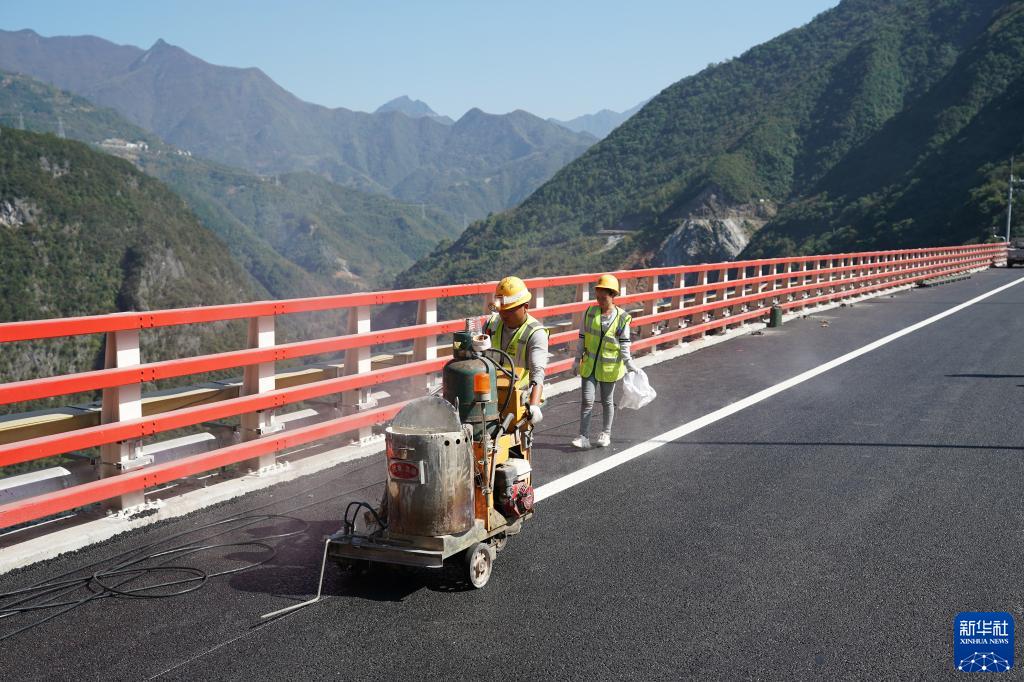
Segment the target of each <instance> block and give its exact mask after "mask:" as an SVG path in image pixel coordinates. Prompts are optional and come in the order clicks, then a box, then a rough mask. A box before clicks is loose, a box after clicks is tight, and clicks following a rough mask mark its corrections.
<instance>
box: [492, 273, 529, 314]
mask: <svg viewBox="0 0 1024 682" xmlns="http://www.w3.org/2000/svg"><path fill="white" fill-rule="evenodd" d="M531 298H533V294H531V293H530V290H529V289H527V288H526V283H525V282H523V280H521V279H519V278H518V277H506V278H505V279H503V280H501V281H500V282H498V286H496V287H495V288H494V307H495V308H497V309H498V310H511V309H512V308H518V307H519V306H521V305H523V304H524V303H528V302H529V301H530V299H531Z"/></svg>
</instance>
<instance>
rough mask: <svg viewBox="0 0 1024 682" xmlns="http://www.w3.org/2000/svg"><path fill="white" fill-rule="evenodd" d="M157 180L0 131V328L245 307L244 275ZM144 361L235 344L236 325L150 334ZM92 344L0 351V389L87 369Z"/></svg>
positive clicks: (96, 340)
mask: <svg viewBox="0 0 1024 682" xmlns="http://www.w3.org/2000/svg"><path fill="white" fill-rule="evenodd" d="M226 251H227V250H226V248H225V245H224V244H223V243H222V242H220V241H219V240H218V239H217V237H215V236H214V235H213V234H212V233H211V232H210V231H209V230H207V229H206V228H205V227H203V226H202V225H201V224H200V223H199V222H198V221H197V220H196V218H195V216H194V215H193V214H192V213H191V212H190V211H189V209H188V207H187V206H186V205H185V203H184V202H183V201H182V200H181V199H180V198H179V197H178V196H176V195H175V194H174V193H173V192H171V191H170V190H168V189H167V188H166V187H165V186H164V185H163V184H162V183H161V182H159V181H157V180H154V179H152V178H150V177H147V176H146V175H144V174H143V173H141V172H140V171H139V170H137V169H136V168H134V167H133V166H132V165H131V164H130V163H128V162H127V161H123V160H121V159H117V158H114V157H112V156H108V155H106V154H101V153H98V152H96V151H93V150H92V149H90V148H89V147H88V146H86V145H84V144H81V143H79V142H72V141H68V140H61V139H58V138H56V137H55V136H52V135H40V134H36V133H31V132H23V131H18V130H12V129H10V128H6V127H4V128H0V320H3V321H5V322H6V321H17V320H31V319H40V318H48V317H66V316H75V315H99V314H103V313H111V312H118V311H127V310H151V309H159V308H174V307H185V306H196V305H213V304H219V303H235V302H239V301H246V300H252V299H253V298H254V291H255V288H254V286H253V282H252V280H251V279H250V277H249V276H248V275H247V274H246V273H245V271H244V270H242V269H241V268H240V267H239V266H238V265H237V264H236V263H235V262H234V261H233V260H232V259H231V258H229V257H226V255H225V254H226ZM149 334H151V335H150V336H149V337H148V338H147V344H146V353H147V358H146V359H148V360H156V359H162V358H168V357H178V356H186V355H192V354H195V353H197V352H199V351H200V350H201V351H204V352H208V351H214V350H218V349H227V348H237V347H240V345H241V343H242V341H243V339H244V337H243V336H242V335H241V329H240V328H238V329H236V328H235V327H217V328H214V327H210V326H207V327H205V328H204V329H197V330H195V332H194V333H191V334H188V335H184V334H173V333H162V332H157V331H153V332H149ZM101 344H102V339H101V338H100V335H88V336H81V337H73V338H68V339H64V340H55V341H42V342H38V343H15V344H4V345H3V347H0V376H2V377H3V380H4V381H14V380H18V379H22V378H28V377H42V376H48V375H52V374H56V373H60V372H68V371H84V370H88V369H93V368H94V367H95V366H97V363H99V362H100V361H101V359H102V358H101V357H100V353H101Z"/></svg>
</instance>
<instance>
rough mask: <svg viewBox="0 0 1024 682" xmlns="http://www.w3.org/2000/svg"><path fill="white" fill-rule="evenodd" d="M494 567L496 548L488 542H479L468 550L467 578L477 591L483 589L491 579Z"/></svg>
mask: <svg viewBox="0 0 1024 682" xmlns="http://www.w3.org/2000/svg"><path fill="white" fill-rule="evenodd" d="M493 567H494V548H493V547H491V546H490V545H489V544H487V543H486V542H478V543H476V544H475V545H473V546H472V547H470V548H469V549H467V550H466V577H467V578H468V579H469V584H470V585H472V586H473V587H475V588H476V589H478V590H479V589H480V588H482V587H483V586H484V585H486V584H487V581H488V580H490V579H491V569H492V568H493Z"/></svg>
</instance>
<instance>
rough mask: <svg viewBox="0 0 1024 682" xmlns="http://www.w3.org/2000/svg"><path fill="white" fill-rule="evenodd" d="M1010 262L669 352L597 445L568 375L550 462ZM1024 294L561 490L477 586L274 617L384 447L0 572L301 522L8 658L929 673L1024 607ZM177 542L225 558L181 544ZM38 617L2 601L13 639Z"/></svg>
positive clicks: (342, 666) (362, 669)
mask: <svg viewBox="0 0 1024 682" xmlns="http://www.w3.org/2000/svg"><path fill="white" fill-rule="evenodd" d="M1018 277H1019V274H1018V273H1015V272H1013V271H1008V270H990V271H987V272H984V273H981V274H980V275H976V276H974V277H973V278H972V279H970V280H968V281H964V282H958V283H954V284H950V285H946V286H942V287H936V288H930V289H921V290H914V291H909V292H905V293H901V294H897V295H896V296H895V297H893V298H889V297H883V298H880V299H876V300H873V301H870V302H864V303H858V304H857V305H855V306H854V307H853V308H847V309H837V310H834V311H830V312H829V313H824V314H820V315H815V316H813V317H811V318H808V319H803V320H797V321H794V322H791V323H789V324H787V325H786V326H785V327H783V328H782V329H780V330H769V331H767V332H766V333H765V334H763V335H760V336H746V337H742V338H739V339H736V340H732V341H729V342H727V343H724V344H721V345H718V346H714V347H711V348H707V349H704V350H702V351H700V352H698V353H694V354H691V355H687V356H684V357H682V358H679V359H676V360H673V361H670V362H667V363H663V364H659V365H656V366H655V367H654V368H652V369H651V370H650V371H649V374H650V375H651V378H652V382H653V383H654V385H655V387H656V388H657V389H658V391H659V395H660V397H659V399H658V400H657V401H655V402H654V403H653V404H652V405H651V406H650V407H649V408H646V409H644V410H641V411H639V412H625V411H622V412H619V414H618V415H617V416H616V428H615V431H614V442H613V447H611V448H608V449H605V450H593V451H589V452H586V453H580V452H577V451H574V450H573V449H572V448H571V447H570V445H569V440H570V439H571V438H572V437H573V435H574V434H575V429H576V424H577V418H578V402H577V401H578V398H579V395H578V392H573V393H569V394H564V395H561V396H557V397H556V398H554V399H553V400H552V401H551V404H550V405H549V407H548V408H547V409H546V410H545V415H546V420H545V422H544V423H543V425H542V428H541V429H540V434H539V437H538V441H539V448H538V452H537V456H536V468H535V471H536V479H537V482H538V483H540V484H543V483H545V482H548V481H551V480H554V479H556V478H558V477H560V476H562V475H565V474H569V473H571V472H573V471H576V470H578V469H580V468H581V467H583V466H586V465H587V464H590V463H592V462H594V461H596V460H599V459H601V458H604V457H608V456H610V455H612V454H613V453H615V452H616V451H621V450H623V449H626V448H629V447H631V446H633V445H635V444H637V443H641V442H645V441H647V440H649V439H651V438H652V437H655V436H657V435H659V434H663V433H665V432H667V431H669V430H670V429H672V428H673V427H675V426H677V425H679V424H683V423H685V422H688V421H690V420H693V419H696V418H698V417H701V416H702V415H706V414H708V413H710V412H713V411H714V410H717V409H719V408H721V407H723V406H725V405H728V404H730V403H734V402H735V401H737V400H740V399H742V398H744V397H746V396H748V395H751V394H753V393H756V392H757V391H760V390H762V389H764V388H767V387H770V386H773V385H775V384H777V383H779V382H782V381H784V380H786V379H789V378H790V377H793V376H795V375H797V374H799V373H801V372H804V371H806V370H809V369H812V368H814V367H817V366H819V365H821V364H822V363H824V362H827V361H829V360H832V359H833V358H836V357H839V356H841V355H843V354H844V353H847V352H849V351H852V350H854V349H857V348H860V347H862V346H864V345H865V344H868V343H870V342H872V341H874V340H876V339H879V338H881V337H884V336H886V335H887V334H890V333H893V332H895V331H898V330H900V329H903V328H905V327H907V326H908V325H911V324H913V323H915V322H918V321H921V320H924V319H926V318H928V317H930V316H932V315H935V314H937V313H940V312H942V311H944V310H947V309H949V308H951V307H953V306H955V305H957V304H959V303H962V302H964V301H967V300H969V299H972V298H974V297H975V296H978V295H979V294H982V293H985V292H986V291H990V290H992V289H995V288H996V287H998V286H1001V285H1003V284H1007V283H1009V282H1011V281H1014V280H1016V279H1017V278H1018ZM1022 304H1024V286H1015V287H1012V288H1009V289H1007V290H1005V291H1003V292H1001V293H998V294H996V295H994V296H992V297H990V298H988V299H986V300H984V301H981V302H979V303H977V304H975V305H972V306H971V307H968V308H966V309H964V310H962V311H960V312H958V313H956V314H954V315H952V316H950V317H947V318H945V319H942V320H940V321H937V322H935V323H934V324H931V325H929V326H926V327H924V328H922V329H920V330H918V331H915V332H913V333H911V334H908V335H907V336H904V337H902V338H900V339H897V340H895V341H893V342H892V343H889V344H887V345H885V346H882V347H881V348H878V349H877V350H873V351H872V352H869V353H867V354H865V355H863V356H861V357H859V358H856V359H854V360H851V361H850V362H847V363H846V364H843V365H840V366H838V367H836V368H834V369H831V370H830V371H827V372H825V373H823V374H821V375H820V376H817V377H815V378H812V379H810V380H808V381H806V382H803V383H800V384H798V385H796V386H794V387H792V388H789V389H788V390H786V391H784V392H782V393H780V394H778V395H775V396H774V397H771V398H768V399H766V400H764V401H762V402H759V403H757V404H754V405H752V406H750V407H748V408H746V409H744V410H742V411H740V412H738V413H736V414H733V415H732V416H728V417H726V418H724V419H721V420H720V421H717V422H715V423H712V424H710V425H708V426H707V427H705V428H702V429H699V430H696V431H694V432H693V433H690V434H689V435H686V436H685V437H683V438H681V439H679V440H677V441H673V442H668V443H665V444H664V445H662V446H661V447H659V448H657V449H655V450H653V451H652V452H650V453H649V454H646V455H644V456H642V457H639V458H637V459H634V460H632V461H630V462H628V463H625V464H623V465H622V466H619V467H617V468H615V469H613V470H611V471H609V472H607V473H604V474H602V475H600V476H598V477H596V478H592V479H590V480H588V481H585V482H583V483H581V484H579V485H576V486H573V487H570V488H568V489H567V490H564V491H563V492H560V493H558V494H556V495H553V496H551V497H548V498H547V499H545V500H543V501H542V502H540V503H539V505H538V513H537V515H536V517H535V518H534V520H533V522H532V523H531V524H530V525H529V526H528V527H527V529H526V531H525V532H524V533H523V534H522V535H520V536H518V537H515V538H512V539H511V541H510V542H509V547H508V549H507V550H506V551H505V552H503V553H502V554H501V555H500V556H499V558H498V561H497V563H496V565H495V574H494V576H493V577H492V579H491V583H490V584H489V585H488V586H487V588H486V589H484V590H482V591H469V592H452V591H450V590H449V589H448V586H447V585H446V584H445V583H443V582H441V581H439V580H437V579H435V578H431V577H416V576H412V577H410V576H405V575H397V574H395V575H392V574H386V575H384V576H382V577H381V578H380V579H378V580H376V581H374V580H357V579H354V578H351V577H347V576H341V575H339V574H338V572H337V571H336V570H334V568H333V567H331V566H329V567H328V572H327V581H326V585H325V592H326V593H327V594H328V595H329V597H328V599H326V600H325V601H323V602H321V603H319V604H317V605H314V606H312V607H309V608H307V609H304V610H300V611H298V612H295V613H293V614H291V615H289V616H286V617H284V618H281V619H278V620H276V621H271V622H269V623H267V624H261V623H260V618H259V616H260V614H263V613H266V612H269V611H272V610H275V609H278V608H281V607H282V606H285V605H287V604H289V603H291V602H292V601H294V600H301V599H305V598H307V597H308V596H310V595H311V594H312V593H313V592H314V591H315V589H316V578H317V569H318V564H319V557H320V552H321V548H322V543H321V539H320V538H321V537H322V536H323V535H324V534H327V533H329V532H332V531H334V530H336V528H337V527H338V525H339V516H340V513H341V510H342V509H343V507H344V504H346V503H347V502H348V501H349V500H351V499H370V500H373V499H377V498H379V495H380V490H381V487H380V485H381V480H382V478H383V477H382V465H381V463H380V461H379V458H377V457H373V458H369V459H365V460H360V461H357V462H351V463H348V464H346V465H344V466H342V467H339V468H337V469H336V470H332V471H330V472H328V473H326V474H324V475H321V476H318V477H317V478H316V479H314V480H310V479H300V480H297V481H293V482H290V483H287V484H282V485H280V486H277V487H274V488H272V489H270V490H267V491H263V492H261V493H257V494H253V495H250V496H248V497H246V498H244V499H241V500H237V501H234V502H232V503H229V504H225V505H221V506H219V507H215V508H211V509H207V510H204V511H202V512H199V513H196V514H194V515H191V516H189V517H186V518H183V519H178V520H174V521H169V522H166V523H162V524H159V525H156V526H152V527H148V528H144V529H140V530H138V531H135V532H132V533H128V534H125V535H124V536H121V537H118V538H116V539H115V540H113V541H111V542H108V543H105V544H104V545H103V546H100V547H94V548H90V549H87V550H84V551H81V552H78V553H76V554H74V555H71V556H66V557H61V558H59V559H57V560H54V561H50V562H47V563H46V564H43V565H37V566H32V567H28V568H26V569H22V570H19V571H15V572H13V573H11V574H8V575H4V576H2V577H0V591H8V590H14V589H18V588H21V587H25V586H27V585H29V584H32V583H35V582H37V581H41V580H46V579H50V578H53V577H54V576H56V575H59V574H62V573H64V572H66V571H71V570H76V569H79V568H82V567H86V566H89V565H90V564H92V563H93V562H96V561H98V560H100V559H102V558H104V557H108V556H113V555H117V554H118V553H120V552H127V551H132V550H134V549H137V548H140V547H142V546H145V545H147V544H149V543H152V542H154V541H156V540H158V539H160V538H163V537H169V536H171V535H174V534H176V533H180V532H182V531H184V530H187V529H189V528H194V527H198V526H201V525H204V524H207V523H211V522H213V521H216V520H219V519H223V518H225V517H228V516H231V515H234V514H242V513H247V512H250V511H252V510H259V513H268V512H274V513H290V514H291V515H293V516H297V517H301V518H302V519H304V520H306V521H307V522H308V523H309V524H310V528H309V531H308V532H307V533H306V534H305V535H303V536H300V537H295V538H289V539H286V540H284V541H280V542H278V543H277V545H278V548H279V554H278V555H277V557H276V558H275V559H274V560H272V561H271V562H270V563H268V564H266V565H264V566H261V567H259V568H256V569H253V570H250V571H247V572H243V573H239V574H237V575H233V576H227V577H221V578H213V579H211V580H209V581H208V582H207V584H206V585H204V586H203V588H202V589H201V590H199V591H197V592H194V593H191V594H188V595H184V596H181V597H176V598H171V599H163V600H129V599H102V600H97V601H93V602H90V603H87V604H85V605H83V606H81V607H79V608H76V609H74V610H71V611H69V612H67V613H64V614H62V615H60V616H58V617H56V618H54V619H53V620H51V621H49V622H46V623H43V624H41V625H39V626H37V627H35V628H33V629H31V630H27V631H25V632H21V633H19V634H16V635H14V636H11V637H8V638H7V639H5V640H2V641H0V669H3V670H4V672H5V677H7V678H9V679H32V678H40V679H42V678H48V679H52V678H54V677H59V678H64V679H70V678H76V679H77V678H83V677H84V678H112V679H139V678H140V677H141V678H149V677H152V676H157V675H160V676H161V679H183V680H184V679H197V678H202V679H239V678H243V677H249V678H253V679H268V678H290V677H298V676H302V677H309V678H318V679H319V678H327V677H340V678H346V679H349V678H380V677H384V676H393V675H401V676H403V677H408V676H414V675H415V676H423V677H441V676H449V675H454V676H457V677H484V676H490V675H492V674H493V675H496V676H497V677H512V676H516V677H535V676H538V675H549V676H558V677H573V678H577V677H590V676H596V677H600V678H607V677H625V676H637V675H642V676H645V677H651V678H679V677H686V676H702V677H716V678H722V679H735V678H737V677H763V678H772V679H789V678H793V677H812V676H819V677H820V676H834V675H843V676H847V677H851V676H857V677H868V676H872V677H874V676H885V677H897V676H898V677H911V678H929V679H934V678H935V677H936V676H938V675H941V674H942V673H943V672H945V671H950V672H951V671H952V668H951V663H952V635H951V630H952V621H953V617H954V616H955V615H956V614H957V613H958V612H960V611H964V610H977V611H988V610H992V611H1002V610H1005V611H1010V612H1011V613H1014V614H1015V615H1016V617H1017V620H1018V623H1019V622H1022V621H1024V611H1022V608H1024V607H1022V606H1021V598H1020V585H1019V571H1018V567H1019V566H1020V565H1021V564H1022V561H1024V543H1022V542H1021V530H1020V525H1021V520H1022V516H1024V512H1022V510H1021V506H1020V490H1021V489H1024V466H1022V463H1021V458H1020V454H1021V450H1022V441H1021V437H1020V433H1021V429H1020V423H1021V415H1020V414H1019V412H1020V408H1019V405H1020V397H1021V390H1022V386H1024V380H1022V379H1024V361H1022V359H1021V357H1020V351H1019V349H1020V347H1021V346H1020V339H1021V336H1022V334H1024V316H1022V315H1021V314H1020V311H1021V310H1022ZM826 321H827V322H828V325H827V326H825V325H823V324H822V323H823V322H826ZM599 410H600V408H599V407H598V408H596V409H595V421H594V427H595V429H596V428H597V426H598V424H599V423H600V421H599V419H600V417H599V414H597V413H598V412H599ZM271 525H275V524H261V525H260V527H261V528H266V527H268V526H271ZM275 527H282V528H283V527H284V526H282V525H279V524H278V525H275ZM239 537H243V536H241V535H239V534H237V533H236V534H235V535H233V536H232V539H238V538H239ZM222 540H223V538H222ZM225 555H233V558H234V559H237V560H242V561H244V560H247V559H249V558H258V557H259V556H260V555H261V554H260V550H258V549H254V548H249V549H243V548H233V549H232V550H224V551H221V552H219V553H218V556H225ZM186 561H187V563H189V564H190V565H195V566H200V567H203V566H204V562H205V563H206V564H208V565H209V566H210V567H213V568H215V569H219V568H223V567H224V565H225V564H224V563H223V561H217V562H215V561H214V559H213V558H212V557H211V556H209V555H206V556H204V555H196V556H195V557H192V558H191V559H189V560H184V559H183V560H182V561H178V562H175V563H178V564H180V563H185V562H186ZM89 570H95V569H89ZM37 617H39V616H38V615H36V616H29V617H24V616H18V617H11V618H5V619H2V620H0V637H3V636H4V635H5V634H7V633H10V632H12V631H13V630H14V629H16V628H17V627H20V626H22V625H25V624H27V623H29V622H31V620H32V619H33V618H37ZM491 643H493V647H492V646H490V645H489V644H491Z"/></svg>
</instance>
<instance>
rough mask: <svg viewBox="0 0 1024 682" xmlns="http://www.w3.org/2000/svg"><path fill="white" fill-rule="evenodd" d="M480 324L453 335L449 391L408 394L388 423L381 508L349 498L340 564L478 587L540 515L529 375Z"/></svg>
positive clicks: (332, 546)
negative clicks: (404, 570) (384, 567)
mask: <svg viewBox="0 0 1024 682" xmlns="http://www.w3.org/2000/svg"><path fill="white" fill-rule="evenodd" d="M475 322H476V321H475V320H467V321H466V330H465V331H461V332H457V333H456V334H455V335H454V340H453V349H452V354H453V358H452V360H451V361H450V362H448V363H447V364H446V365H445V366H444V369H443V371H442V395H443V396H444V397H443V398H441V397H438V396H426V397H423V398H419V399H416V400H413V401H411V402H410V403H409V404H408V405H406V406H405V407H404V408H402V410H401V411H400V412H399V413H398V414H397V415H396V416H395V418H394V420H393V421H392V422H391V425H390V426H389V427H388V428H387V430H386V432H385V442H386V444H387V459H386V467H387V478H386V481H385V491H384V497H383V500H382V501H381V504H380V506H379V507H376V508H375V507H372V506H371V505H370V504H368V503H366V502H352V503H351V504H349V505H348V508H347V509H346V510H345V517H344V522H343V526H342V529H341V530H340V531H339V532H338V533H336V534H334V535H332V536H331V537H330V538H329V539H328V540H327V547H326V552H327V556H329V557H331V558H333V559H334V560H335V561H337V562H338V563H339V564H341V565H342V566H343V567H345V568H349V569H355V570H361V569H366V568H369V567H371V566H372V565H373V564H398V565H403V566H418V567H425V568H432V569H439V568H447V569H448V570H449V571H454V572H457V575H458V576H460V577H461V578H465V579H467V580H468V582H469V584H470V585H472V586H473V587H475V588H481V587H483V586H484V585H486V584H487V581H488V579H489V578H490V576H491V568H492V566H493V564H494V560H495V557H496V555H497V552H499V551H501V549H502V548H503V547H504V546H505V543H506V542H507V541H508V538H509V536H512V535H515V534H517V533H519V531H520V530H521V529H522V527H523V523H524V522H525V521H526V520H527V519H529V518H530V517H531V516H532V515H533V487H532V485H531V468H530V451H531V446H532V441H533V425H532V424H531V423H530V421H529V410H528V409H527V407H526V403H527V402H528V396H529V386H528V384H527V381H528V376H527V373H526V371H525V369H524V368H520V367H516V366H515V364H514V362H513V360H512V358H511V357H510V356H509V355H508V354H507V353H505V352H503V351H501V350H499V349H496V348H490V340H489V337H488V336H487V335H486V334H481V333H479V329H478V328H477V327H476V325H475ZM360 511H362V514H360ZM360 517H361V518H360ZM357 525H358V526H360V528H359V529H357Z"/></svg>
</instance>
